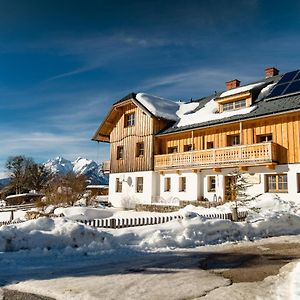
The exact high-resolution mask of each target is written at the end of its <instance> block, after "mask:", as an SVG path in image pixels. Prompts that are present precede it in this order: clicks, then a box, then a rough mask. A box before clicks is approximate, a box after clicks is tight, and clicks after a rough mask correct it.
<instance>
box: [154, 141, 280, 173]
mask: <svg viewBox="0 0 300 300" xmlns="http://www.w3.org/2000/svg"><path fill="white" fill-rule="evenodd" d="M277 157H278V145H277V144H275V143H272V142H268V143H259V144H252V145H239V146H231V147H225V148H217V149H208V150H200V151H189V152H182V153H172V154H163V155H155V158H154V168H155V170H164V169H170V168H182V169H184V168H193V167H195V168H209V167H212V168H214V167H226V166H227V167H228V166H247V165H255V164H264V163H272V162H276V161H278V159H277Z"/></svg>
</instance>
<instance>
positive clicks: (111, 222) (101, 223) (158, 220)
mask: <svg viewBox="0 0 300 300" xmlns="http://www.w3.org/2000/svg"><path fill="white" fill-rule="evenodd" d="M201 216H202V217H205V218H207V219H222V220H231V221H232V213H216V214H201ZM246 217H247V211H240V212H238V219H239V220H240V221H243V220H244V219H245V218H246ZM183 218H184V217H183V216H182V215H174V214H173V215H164V216H156V217H135V218H133V217H131V218H118V219H116V218H107V219H94V220H77V222H78V223H83V224H85V225H89V226H92V227H97V228H111V229H118V228H126V227H136V226H147V225H155V224H163V223H167V222H170V221H172V220H180V219H183ZM23 222H26V221H25V220H19V221H4V222H0V226H2V225H10V224H19V223H23Z"/></svg>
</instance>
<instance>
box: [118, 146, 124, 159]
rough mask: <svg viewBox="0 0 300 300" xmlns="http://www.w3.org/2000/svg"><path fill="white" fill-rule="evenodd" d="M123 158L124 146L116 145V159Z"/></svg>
mask: <svg viewBox="0 0 300 300" xmlns="http://www.w3.org/2000/svg"><path fill="white" fill-rule="evenodd" d="M122 159H124V146H117V160H122Z"/></svg>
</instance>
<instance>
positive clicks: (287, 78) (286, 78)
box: [278, 71, 298, 83]
mask: <svg viewBox="0 0 300 300" xmlns="http://www.w3.org/2000/svg"><path fill="white" fill-rule="evenodd" d="M297 73H298V71H292V72H289V73H286V74H284V75H283V76H282V78H281V79H280V81H279V82H280V83H285V82H289V81H291V80H292V79H293V78H294V77H295V75H296V74H297ZM279 82H278V83H279Z"/></svg>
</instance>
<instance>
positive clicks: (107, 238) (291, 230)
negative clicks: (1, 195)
mask: <svg viewBox="0 0 300 300" xmlns="http://www.w3.org/2000/svg"><path fill="white" fill-rule="evenodd" d="M183 214H184V213H183ZM184 216H185V218H184V219H183V220H174V221H172V222H169V223H165V224H160V225H151V226H144V227H133V228H126V229H119V230H106V229H99V230H97V229H94V228H91V227H88V226H85V225H82V224H78V223H76V222H73V221H71V220H66V219H61V218H57V219H54V220H52V219H48V218H40V219H37V220H33V221H28V222H26V223H23V224H19V225H10V226H2V227H1V228H0V251H18V250H21V249H27V250H32V249H36V248H39V249H44V248H45V249H48V250H49V249H64V250H65V249H67V248H68V249H72V248H73V249H76V250H77V251H81V250H82V249H85V251H102V250H103V249H117V248H120V247H121V248H126V247H127V248H128V247H129V248H133V249H135V250H142V251H144V250H157V249H161V248H191V247H197V246H202V245H208V244H210V245H211V244H213V245H214V244H220V243H225V242H234V241H241V240H255V239H260V238H265V237H271V236H280V235H294V234H300V216H299V215H295V214H289V213H273V214H270V215H269V216H268V218H265V219H260V220H254V221H249V222H240V223H234V222H231V221H229V220H207V219H205V218H203V217H200V216H199V215H197V214H196V213H194V214H191V213H187V212H186V213H185V214H184Z"/></svg>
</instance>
